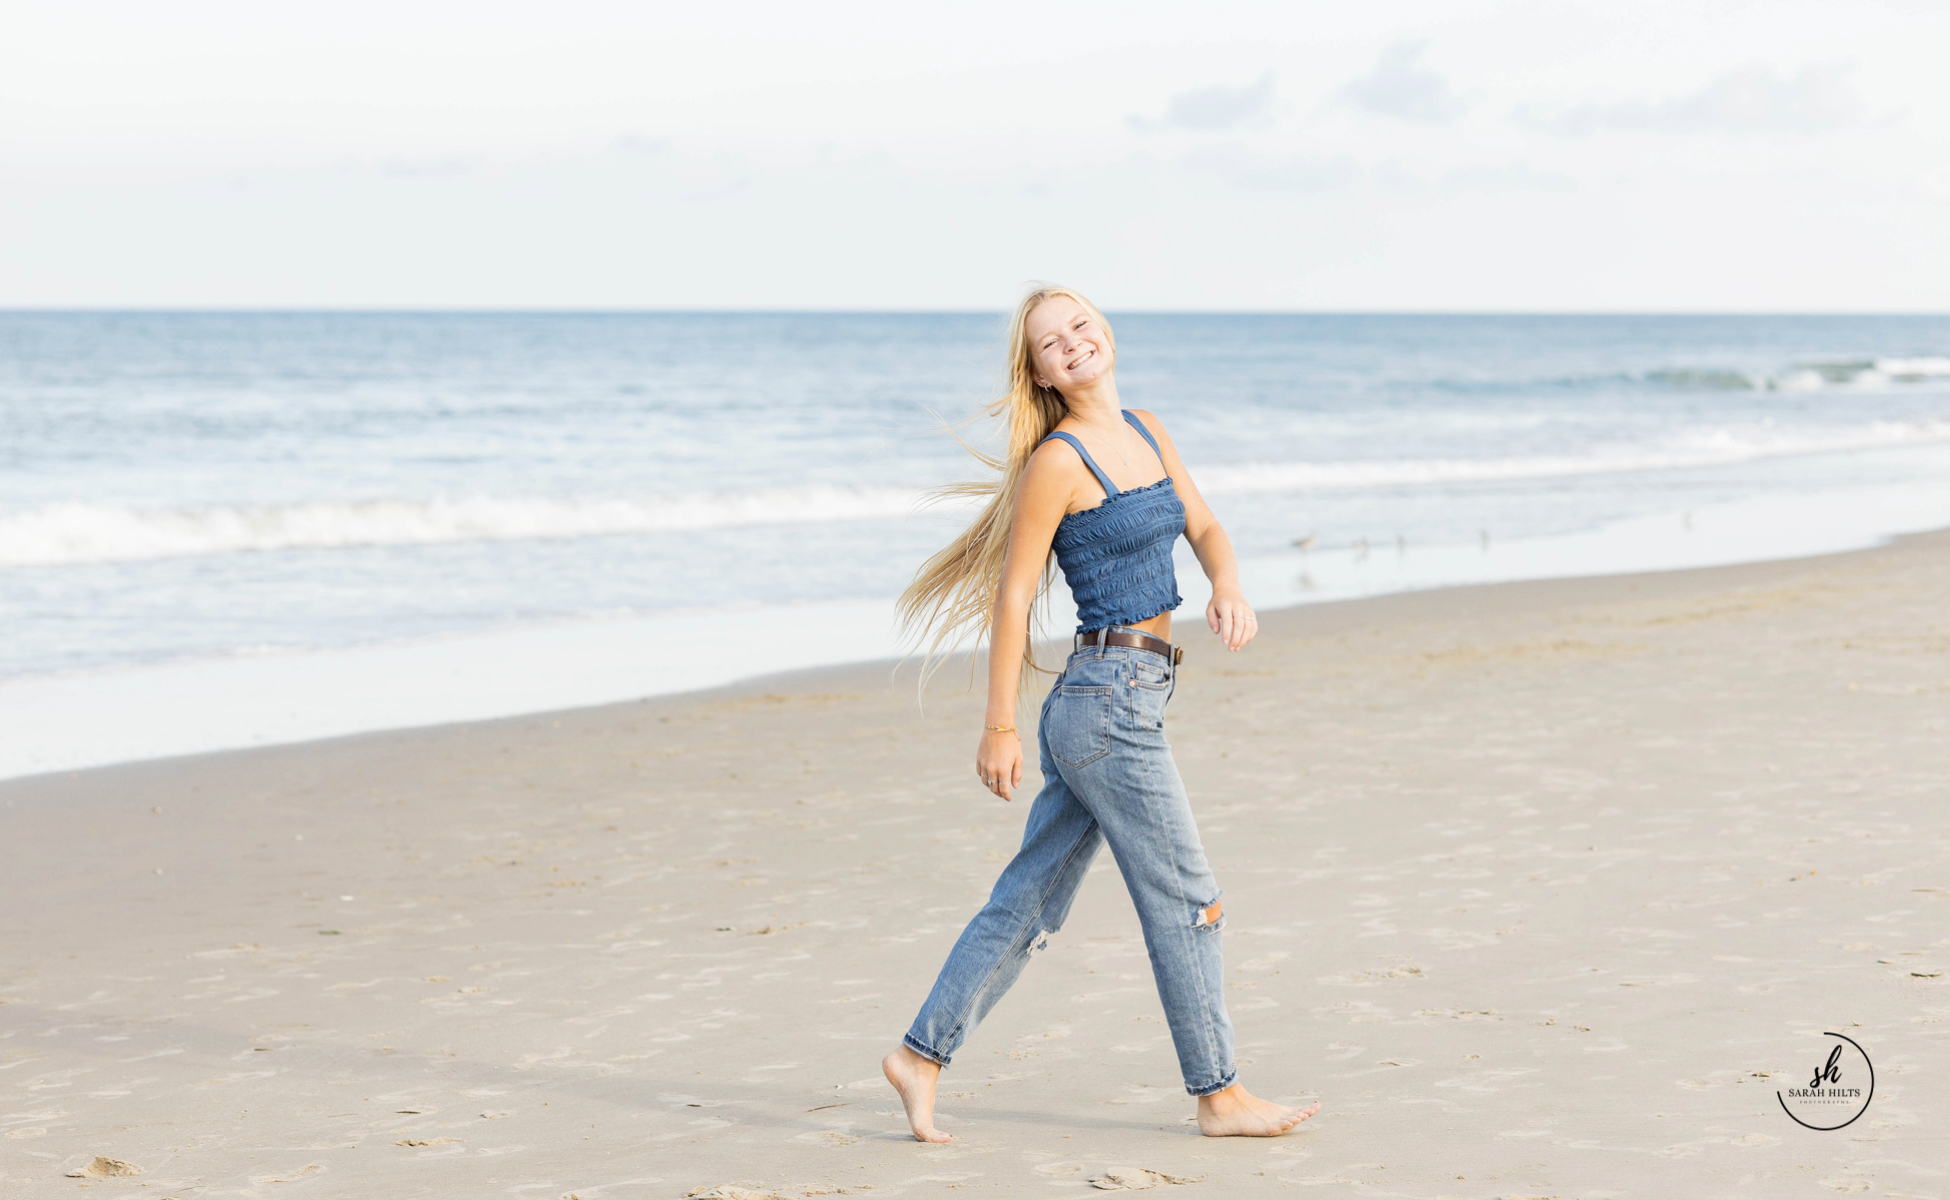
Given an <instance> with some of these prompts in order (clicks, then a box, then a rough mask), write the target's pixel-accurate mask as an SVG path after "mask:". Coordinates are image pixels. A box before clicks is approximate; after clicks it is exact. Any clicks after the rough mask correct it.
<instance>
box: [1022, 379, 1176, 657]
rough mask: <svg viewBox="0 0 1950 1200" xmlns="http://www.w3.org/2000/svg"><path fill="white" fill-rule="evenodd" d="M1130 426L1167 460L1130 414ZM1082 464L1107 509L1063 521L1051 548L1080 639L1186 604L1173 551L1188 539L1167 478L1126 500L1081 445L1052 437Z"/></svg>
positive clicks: (1071, 439)
mask: <svg viewBox="0 0 1950 1200" xmlns="http://www.w3.org/2000/svg"><path fill="white" fill-rule="evenodd" d="M1124 419H1125V420H1126V421H1129V422H1130V423H1131V425H1132V427H1133V428H1135V429H1136V430H1137V431H1138V432H1139V433H1141V434H1143V435H1144V440H1145V441H1147V442H1149V443H1151V449H1152V450H1153V451H1155V452H1156V453H1157V455H1158V461H1159V462H1163V461H1164V459H1165V455H1164V451H1162V450H1159V449H1158V440H1157V439H1156V438H1154V437H1152V436H1151V431H1150V430H1149V429H1146V428H1145V427H1144V422H1142V421H1140V420H1138V419H1137V418H1136V417H1134V416H1132V415H1131V413H1130V410H1128V409H1126V410H1125V411H1124ZM1055 439H1061V440H1063V441H1066V442H1068V443H1070V445H1071V446H1072V447H1074V448H1075V450H1076V452H1077V453H1078V454H1080V455H1082V456H1083V465H1084V466H1086V467H1089V468H1090V473H1091V474H1093V475H1095V476H1096V477H1097V482H1098V483H1100V484H1102V485H1103V488H1104V502H1103V503H1102V504H1099V505H1098V506H1097V507H1095V508H1086V509H1083V510H1082V511H1081V512H1073V513H1066V514H1064V517H1063V520H1062V521H1061V523H1059V524H1058V525H1057V527H1056V537H1055V539H1054V540H1053V541H1052V542H1051V543H1050V548H1051V549H1053V550H1055V551H1056V563H1057V565H1058V566H1060V567H1062V568H1063V579H1064V582H1066V583H1068V584H1069V585H1070V591H1071V593H1072V594H1073V595H1074V596H1075V597H1076V601H1077V632H1078V633H1087V632H1089V631H1090V630H1092V629H1101V628H1103V627H1104V626H1106V625H1135V624H1137V623H1138V622H1139V621H1148V620H1150V619H1151V618H1152V617H1155V616H1157V615H1158V614H1159V613H1164V612H1170V611H1171V610H1172V609H1175V608H1177V607H1178V606H1179V605H1180V604H1183V603H1184V602H1185V601H1184V599H1183V598H1182V597H1180V596H1179V594H1178V572H1177V570H1176V569H1175V568H1174V567H1173V565H1172V561H1171V547H1172V544H1173V543H1175V542H1176V541H1177V540H1178V535H1179V534H1181V533H1183V532H1185V505H1184V502H1183V501H1181V500H1180V499H1179V498H1178V490H1177V489H1176V488H1175V487H1173V486H1172V482H1171V476H1169V475H1167V476H1165V477H1164V478H1163V479H1160V480H1159V481H1158V482H1156V483H1154V484H1152V485H1151V486H1150V487H1141V488H1132V489H1131V490H1130V491H1128V492H1120V491H1118V490H1117V486H1116V485H1115V484H1113V483H1111V481H1110V476H1108V475H1106V474H1104V472H1103V468H1101V467H1099V466H1098V465H1097V463H1096V461H1095V460H1094V459H1092V458H1091V457H1090V452H1089V451H1088V450H1085V449H1084V448H1083V443H1082V442H1080V441H1078V440H1077V439H1076V438H1075V437H1073V436H1072V435H1070V434H1067V433H1060V432H1059V433H1052V434H1050V435H1049V437H1047V438H1044V439H1043V440H1044V441H1045V442H1047V441H1052V440H1055Z"/></svg>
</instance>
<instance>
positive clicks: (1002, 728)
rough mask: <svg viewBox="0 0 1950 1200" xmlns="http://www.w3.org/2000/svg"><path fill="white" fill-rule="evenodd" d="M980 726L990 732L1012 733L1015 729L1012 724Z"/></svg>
mask: <svg viewBox="0 0 1950 1200" xmlns="http://www.w3.org/2000/svg"><path fill="white" fill-rule="evenodd" d="M982 728H984V729H986V730H988V731H989V732H990V733H1014V732H1015V731H1016V727H1015V726H1014V725H984V726H982Z"/></svg>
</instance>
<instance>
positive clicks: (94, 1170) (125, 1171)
mask: <svg viewBox="0 0 1950 1200" xmlns="http://www.w3.org/2000/svg"><path fill="white" fill-rule="evenodd" d="M140 1174H142V1168H141V1167H138V1166H136V1165H135V1164H134V1163H132V1162H124V1161H122V1160H121V1159H119V1158H97V1159H96V1160H95V1161H94V1162H91V1163H89V1164H88V1165H87V1166H85V1167H82V1168H81V1169H80V1170H77V1171H69V1172H68V1174H67V1178H69V1179H111V1178H114V1177H116V1176H118V1175H140Z"/></svg>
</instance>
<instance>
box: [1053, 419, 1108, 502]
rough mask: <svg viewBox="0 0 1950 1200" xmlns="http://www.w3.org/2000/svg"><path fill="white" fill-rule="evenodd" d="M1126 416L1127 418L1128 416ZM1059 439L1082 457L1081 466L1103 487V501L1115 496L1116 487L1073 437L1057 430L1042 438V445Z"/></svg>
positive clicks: (1080, 443) (1088, 452)
mask: <svg viewBox="0 0 1950 1200" xmlns="http://www.w3.org/2000/svg"><path fill="white" fill-rule="evenodd" d="M1126 415H1127V416H1128V415H1129V414H1126ZM1059 438H1060V439H1062V440H1063V441H1066V442H1068V443H1070V445H1072V446H1074V447H1075V448H1076V452H1077V453H1078V454H1079V455H1081V456H1082V457H1083V465H1084V466H1086V467H1089V468H1090V473H1091V474H1092V475H1095V476H1096V477H1097V482H1098V483H1101V484H1103V485H1104V498H1105V499H1109V498H1110V497H1112V496H1115V495H1117V485H1116V484H1114V483H1112V482H1111V481H1110V476H1108V475H1106V474H1104V469H1103V468H1102V467H1100V466H1098V465H1097V460H1096V459H1094V458H1092V457H1090V451H1088V450H1085V449H1084V448H1083V443H1082V442H1079V441H1078V440H1077V439H1076V437H1075V435H1073V434H1068V433H1064V432H1063V431H1062V430H1060V429H1059V430H1057V431H1056V432H1055V433H1052V434H1050V435H1049V436H1048V437H1046V438H1044V439H1043V443H1048V442H1052V441H1056V440H1057V439H1059Z"/></svg>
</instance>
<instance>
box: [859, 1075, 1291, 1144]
mask: <svg viewBox="0 0 1950 1200" xmlns="http://www.w3.org/2000/svg"><path fill="white" fill-rule="evenodd" d="M890 1077H891V1076H890ZM1319 1111H1320V1105H1318V1104H1309V1105H1308V1106H1307V1107H1305V1108H1288V1107H1287V1106H1286V1105H1284V1104H1275V1103H1273V1102H1272V1101H1270V1100H1261V1099H1260V1098H1259V1097H1258V1096H1255V1095H1253V1094H1252V1093H1251V1092H1249V1091H1247V1090H1246V1085H1245V1084H1243V1083H1235V1084H1233V1085H1232V1086H1231V1087H1229V1088H1227V1089H1226V1090H1225V1091H1223V1092H1214V1093H1212V1094H1211V1095H1210V1096H1200V1097H1199V1098H1198V1131H1199V1132H1200V1133H1202V1134H1204V1135H1205V1136H1206V1137H1278V1136H1280V1135H1281V1134H1283V1133H1285V1132H1286V1131H1287V1130H1289V1129H1292V1128H1293V1127H1294V1126H1295V1125H1298V1124H1299V1123H1300V1122H1302V1121H1304V1120H1306V1119H1307V1118H1308V1117H1311V1116H1313V1115H1314V1114H1315V1113H1317V1112H1319Z"/></svg>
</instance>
